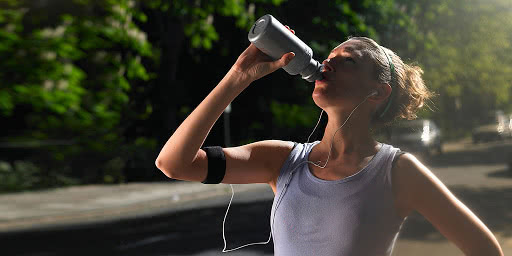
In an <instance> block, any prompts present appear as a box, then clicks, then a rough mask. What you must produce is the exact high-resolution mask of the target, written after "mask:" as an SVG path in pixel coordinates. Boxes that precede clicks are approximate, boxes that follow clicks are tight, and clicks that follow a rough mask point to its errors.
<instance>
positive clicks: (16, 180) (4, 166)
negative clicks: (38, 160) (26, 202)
mask: <svg viewBox="0 0 512 256" xmlns="http://www.w3.org/2000/svg"><path fill="white" fill-rule="evenodd" d="M39 175H40V171H39V168H38V167H37V166H36V165H34V164H33V163H30V162H23V161H15V162H14V163H13V164H12V165H11V164H10V163H8V162H4V161H0V192H14V191H23V190H27V189H30V188H32V187H33V186H34V185H35V184H37V183H38V182H39V180H40V177H39Z"/></svg>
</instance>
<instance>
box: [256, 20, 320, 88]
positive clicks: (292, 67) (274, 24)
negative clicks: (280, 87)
mask: <svg viewBox="0 0 512 256" xmlns="http://www.w3.org/2000/svg"><path fill="white" fill-rule="evenodd" d="M248 38H249V41H250V42H251V43H253V44H254V45H255V46H256V47H257V48H258V49H260V50H261V51H262V52H264V53H265V54H267V55H268V56H270V57H271V58H272V59H274V60H277V59H280V58H281V56H283V54H285V53H287V52H294V53H295V57H294V58H293V59H292V61H290V63H288V65H286V66H284V67H283V69H284V70H285V71H286V72H288V74H290V75H297V74H300V75H301V76H302V79H305V80H306V81H308V82H314V81H315V80H321V79H323V77H322V69H323V65H322V64H321V63H320V62H318V61H316V60H315V59H313V51H312V50H311V48H310V47H309V46H308V45H307V44H305V43H304V42H303V41H302V40H300V39H299V38H298V37H297V36H296V35H295V34H293V33H292V32H291V31H289V30H288V29H287V28H286V27H285V26H284V25H283V24H281V22H279V21H278V20H277V19H276V18H274V17H273V16H272V15H270V14H266V15H264V16H263V17H261V18H259V19H258V20H257V21H256V22H255V23H254V25H252V28H251V30H250V31H249V35H248Z"/></svg>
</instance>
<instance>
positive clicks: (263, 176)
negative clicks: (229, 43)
mask: <svg viewBox="0 0 512 256" xmlns="http://www.w3.org/2000/svg"><path fill="white" fill-rule="evenodd" d="M292 58H293V53H287V54H285V55H283V57H282V58H281V59H279V60H276V61H272V60H270V58H269V57H268V56H266V55H265V54H264V53H262V52H261V51H260V50H258V49H257V48H256V47H255V46H254V45H252V44H251V45H250V46H249V47H248V48H247V49H246V50H245V51H244V52H243V53H242V54H241V55H240V57H239V58H238V59H237V61H236V63H235V65H233V67H232V68H231V69H230V70H229V72H228V73H227V74H226V75H225V76H224V78H223V79H222V80H221V81H220V83H219V84H218V85H217V86H216V87H215V88H214V89H213V90H212V91H211V92H210V94H209V95H208V96H207V97H206V98H205V99H204V100H203V101H202V102H201V103H200V104H199V105H198V106H197V107H196V109H195V110H194V111H192V113H191V114H190V115H189V116H188V117H187V118H186V119H185V121H183V123H182V124H181V125H180V126H179V127H178V129H176V131H175V132H174V134H173V135H172V136H171V137H170V138H169V140H168V141H167V142H166V143H165V145H164V147H163V148H162V150H161V151H160V154H159V155H158V157H157V159H156V162H155V163H156V166H157V167H158V169H160V170H161V171H162V172H163V173H164V174H165V175H167V176H168V177H170V178H174V179H179V180H189V181H203V180H204V179H205V178H206V175H207V171H208V170H207V168H208V160H207V157H206V153H205V152H204V151H203V150H202V149H200V148H201V146H202V145H203V142H204V140H205V139H206V136H208V133H209V132H210V130H211V128H212V127H213V125H214V124H215V122H216V121H217V119H218V118H219V117H220V115H221V114H222V112H223V111H224V109H225V108H226V107H227V106H228V105H229V103H231V102H232V101H233V100H234V99H235V98H236V97H237V96H238V95H239V94H240V93H241V92H242V91H243V90H244V89H245V88H247V87H248V86H249V85H250V84H251V82H252V81H254V80H257V79H259V78H261V77H263V76H265V75H267V74H269V73H272V72H274V71H275V70H277V69H279V68H281V67H283V66H285V65H286V64H288V63H289V62H290V60H291V59H292ZM292 146H293V145H292V144H291V143H289V142H282V141H261V142H256V143H252V144H248V145H244V146H240V147H233V148H224V149H223V151H224V154H225V156H226V175H225V177H224V179H223V180H222V182H223V183H269V182H271V181H273V180H274V179H275V178H276V175H277V172H278V170H279V168H280V166H281V164H282V163H283V161H284V159H285V158H286V156H287V155H288V153H289V152H290V149H291V147H292Z"/></svg>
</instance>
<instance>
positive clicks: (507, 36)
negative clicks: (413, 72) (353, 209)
mask: <svg viewBox="0 0 512 256" xmlns="http://www.w3.org/2000/svg"><path fill="white" fill-rule="evenodd" d="M267 13H269V14H272V15H273V16H274V17H276V18H277V19H278V20H280V21H281V22H282V23H283V24H287V25H289V26H290V27H292V28H293V29H294V30H295V32H296V35H297V36H298V37H299V38H301V39H302V40H303V41H305V42H306V43H307V44H308V45H310V46H311V48H312V49H313V51H314V56H315V58H316V59H317V60H323V59H325V58H326V57H327V55H328V53H329V52H330V51H331V50H332V48H334V47H335V46H337V45H338V44H339V43H341V42H343V41H345V40H346V39H347V37H348V36H368V37H371V38H373V39H375V40H376V41H377V42H378V43H379V44H381V45H384V46H386V47H388V48H390V49H392V50H394V51H395V52H396V53H397V54H398V55H399V56H401V57H402V59H403V60H404V61H405V62H406V63H415V64H417V65H419V66H421V67H422V68H423V70H424V79H425V81H426V84H427V86H428V87H429V88H430V89H431V90H432V91H434V92H435V93H436V97H434V98H433V99H432V101H431V102H429V103H428V106H427V107H425V108H424V109H423V110H422V111H421V112H420V113H419V119H418V120H415V121H409V122H398V121H397V122H396V123H394V124H393V125H391V126H389V127H385V128H382V129H379V130H375V131H374V132H375V135H376V136H377V137H378V138H379V140H381V141H383V142H387V143H392V144H394V145H397V146H399V147H401V148H403V149H405V150H409V151H411V152H415V153H417V154H418V156H419V157H420V158H421V159H422V160H423V161H424V162H425V163H426V165H427V166H428V167H430V168H431V169H432V171H433V172H434V173H435V174H436V175H438V177H440V178H441V180H443V181H444V182H445V183H446V184H447V185H448V187H449V188H450V189H451V190H452V191H453V192H454V193H455V194H456V195H457V196H458V197H459V198H460V199H461V200H462V201H463V202H464V203H466V204H467V205H468V206H469V207H470V208H471V209H472V210H474V211H475V213H477V215H478V216H479V217H480V218H482V220H483V221H484V222H485V223H486V224H488V226H489V227H490V228H491V230H492V231H493V232H495V233H496V235H497V236H498V238H499V240H500V243H501V244H502V246H503V247H504V249H505V252H507V250H508V252H511V253H512V251H510V248H512V224H511V223H512V206H511V204H510V202H511V200H512V171H511V170H510V168H511V167H510V165H511V164H512V162H511V161H512V160H511V159H512V140H511V138H512V101H511V94H512V83H511V81H512V54H510V53H511V52H512V45H511V42H512V2H511V1H509V0H414V1H410V0H364V1H355V0H336V1H334V0H333V1H305V0H295V1H286V0H254V1H248V0H216V1H205V0H144V1H135V0H98V1H95V0H23V1H16V0H0V118H1V119H0V123H1V126H0V129H1V131H2V132H1V135H0V192H1V193H2V194H0V243H3V246H2V247H3V248H7V249H6V250H7V252H8V253H9V255H69V254H75V255H77V254H78V255H79V254H82V253H83V254H85V253H87V254H90V253H95V254H98V255H102V254H109V255H112V254H121V255H218V254H221V253H220V250H221V249H222V245H223V244H222V234H221V228H222V218H223V214H224V211H225V207H226V205H227V202H228V200H229V196H230V193H231V191H230V189H229V186H228V187H225V186H222V185H218V186H207V185H202V184H192V183H188V182H179V181H173V180H170V179H168V178H167V177H166V176H165V175H164V174H163V173H161V172H160V171H159V170H158V169H157V168H156V167H155V163H154V162H155V159H156V157H157V155H158V153H159V151H160V149H161V148H162V146H163V145H164V143H165V142H166V141H167V139H168V138H169V137H170V135H172V133H173V131H174V130H175V129H176V128H177V127H178V126H179V124H180V123H181V122H182V121H183V120H184V119H185V118H186V117H187V116H188V114H190V112H191V111H192V110H193V109H194V108H195V107H196V106H197V105H198V104H199V103H200V102H201V100H202V99H204V98H205V97H206V95H207V94H208V93H209V92H210V91H211V90H212V89H213V88H214V86H215V85H216V84H217V83H218V81H220V80H221V79H222V77H223V76H224V75H225V73H226V72H227V71H228V70H229V68H230V67H231V65H232V64H233V63H234V62H235V60H236V58H237V57H238V56H239V54H240V53H241V52H242V51H243V50H244V49H245V48H246V47H247V46H248V45H249V42H248V40H247V33H248V30H249V28H250V27H251V26H252V24H253V23H254V21H255V20H256V19H257V18H259V17H260V16H262V15H264V14H267ZM312 89H313V87H312V86H311V85H310V84H308V83H307V82H305V81H304V80H302V79H300V77H298V76H296V77H291V76H289V75H288V74H287V73H286V72H284V71H283V70H278V71H277V72H275V73H273V74H271V75H269V76H267V77H264V78H263V79H260V80H258V81H256V82H254V83H253V84H252V85H251V86H250V87H249V88H248V89H247V90H245V91H244V92H243V93H242V94H241V95H240V96H239V97H238V98H237V99H236V100H235V101H234V102H233V103H232V104H231V106H230V108H229V111H226V112H225V113H224V114H223V117H221V118H220V119H219V120H218V121H217V123H216V124H215V126H214V127H213V129H212V130H211V132H210V135H209V136H208V138H207V139H206V142H205V145H221V146H236V145H242V144H246V143H250V142H253V141H258V140H264V139H281V140H293V141H299V142H304V141H306V140H307V136H308V135H309V133H310V132H311V130H312V128H313V127H314V125H315V123H316V121H317V118H318V115H319V114H320V111H319V109H318V108H317V107H316V106H315V104H314V103H313V101H312V99H311V93H312ZM325 121H326V120H324V121H323V122H322V124H323V125H325ZM321 130H322V128H319V129H318V132H317V133H316V134H315V137H316V138H317V139H319V138H321V136H322V134H321ZM244 186H246V185H244ZM237 189H238V190H240V191H242V192H241V194H240V195H239V196H238V195H237V196H238V197H237V198H235V203H236V204H235V205H234V208H233V210H232V211H233V213H232V214H233V220H232V223H231V224H229V223H227V224H226V225H228V227H227V232H230V233H231V236H230V239H232V241H233V243H240V245H241V244H244V243H248V242H254V241H255V240H257V241H265V240H266V239H267V238H268V236H267V235H265V234H268V232H269V229H268V227H267V226H268V214H269V212H270V205H271V203H272V192H271V191H270V192H269V190H268V188H266V187H262V186H258V185H254V186H251V185H247V187H243V186H241V187H237ZM107 197H108V198H107ZM256 220H258V221H256ZM259 220H261V222H259ZM256 234H260V235H256ZM50 237H51V238H52V239H50ZM21 241H23V243H27V241H29V243H30V244H32V246H30V247H26V246H23V243H22V242H21ZM56 241H59V243H56ZM86 241H87V242H86ZM228 241H229V239H228ZM233 246H234V245H233ZM230 247H232V246H229V245H228V248H230ZM507 248H508V249H507ZM421 252H424V253H429V255H432V254H435V255H461V253H460V252H459V251H458V250H457V249H456V247H454V246H453V245H452V244H450V243H449V242H448V241H446V239H444V238H443V237H442V235H440V234H439V233H438V232H437V231H436V230H435V229H433V227H432V226H431V225H430V224H428V222H427V221H426V220H424V219H423V218H422V217H421V216H411V217H410V218H409V219H408V221H407V222H406V223H405V225H404V227H403V232H402V233H401V235H400V238H399V242H398V243H397V248H396V250H395V253H394V255H410V254H413V255H421V254H420V253H421ZM232 255H272V245H271V244H270V245H267V246H260V247H254V248H253V249H242V250H241V251H239V252H238V251H237V252H234V253H232ZM425 255H426V254H425Z"/></svg>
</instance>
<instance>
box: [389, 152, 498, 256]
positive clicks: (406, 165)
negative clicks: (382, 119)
mask: <svg viewBox="0 0 512 256" xmlns="http://www.w3.org/2000/svg"><path fill="white" fill-rule="evenodd" d="M393 190H394V194H395V197H398V198H397V200H399V201H400V202H402V205H405V207H406V208H407V209H410V210H415V211H417V212H418V213H420V214H421V215H423V216H424V217H425V218H426V219H427V220H428V221H429V222H430V223H432V225H434V227H436V228H437V229H438V230H439V232H441V233H442V234H443V235H444V236H445V237H446V238H448V239H449V240H450V241H452V242H453V243H454V244H455V245H456V246H457V247H459V248H460V249H461V250H462V251H463V252H464V254H466V255H489V256H491V255H500V256H503V251H502V250H501V247H500V245H499V243H498V241H497V239H496V237H495V236H494V235H493V234H492V232H491V231H490V230H489V229H488V228H487V227H486V226H485V224H484V223H483V222H482V221H481V220H480V219H479V218H478V217H477V216H476V215H475V214H474V213H473V212H471V210H469V209H468V208H467V207H466V206H465V205H464V204H463V203H462V202H460V201H459V200H458V199H457V198H456V197H455V196H454V195H453V194H452V193H451V192H450V191H449V190H448V188H447V187H446V186H445V185H444V184H443V183H442V182H441V181H440V180H439V179H438V178H437V177H436V176H435V175H434V174H433V173H432V172H431V171H430V170H429V169H428V168H427V167H426V166H425V165H423V164H422V163H421V162H420V161H418V159H416V158H415V157H414V156H413V155H411V154H404V155H403V156H401V157H400V158H399V159H398V161H397V162H396V165H395V166H394V168H393Z"/></svg>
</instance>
